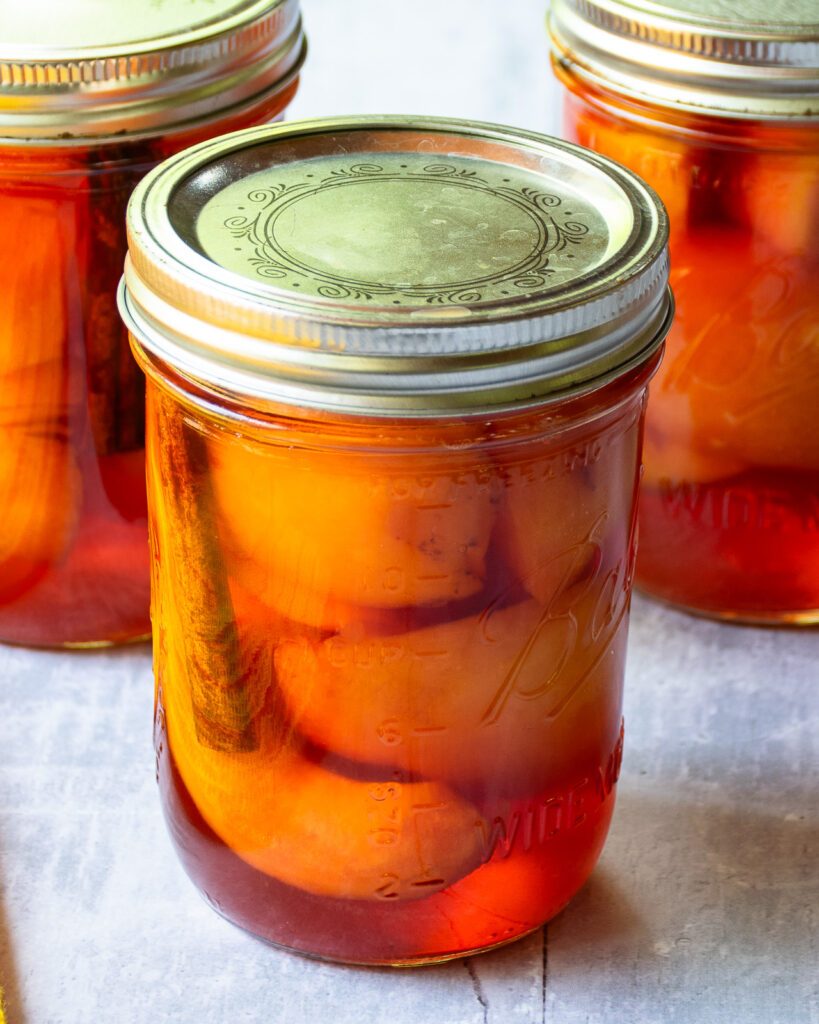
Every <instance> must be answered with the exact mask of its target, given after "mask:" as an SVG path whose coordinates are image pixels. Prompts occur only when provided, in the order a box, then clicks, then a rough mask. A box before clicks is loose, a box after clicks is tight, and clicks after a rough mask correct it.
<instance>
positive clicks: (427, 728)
mask: <svg viewBox="0 0 819 1024" xmlns="http://www.w3.org/2000/svg"><path fill="white" fill-rule="evenodd" d="M448 730H449V726H448V725H416V726H415V727H414V728H413V729H412V730H411V732H412V734H413V736H425V735H426V734H427V733H435V732H448Z"/></svg>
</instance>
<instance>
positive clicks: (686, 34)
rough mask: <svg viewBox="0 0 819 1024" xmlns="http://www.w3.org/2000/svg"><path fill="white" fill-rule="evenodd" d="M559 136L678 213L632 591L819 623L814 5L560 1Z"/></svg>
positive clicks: (818, 84)
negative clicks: (631, 176)
mask: <svg viewBox="0 0 819 1024" xmlns="http://www.w3.org/2000/svg"><path fill="white" fill-rule="evenodd" d="M550 26H551V34H552V43H553V48H554V61H553V63H554V67H555V70H556V72H557V75H558V77H559V78H560V80H561V81H562V82H563V84H564V85H565V87H566V94H565V108H564V111H565V113H564V134H565V135H566V137H567V138H569V139H571V140H573V141H575V142H579V143H581V144H582V145H585V146H589V147H591V148H592V149H595V150H597V151H598V152H600V153H603V154H605V155H606V156H609V157H612V158H614V159H616V160H619V161H621V162H622V163H623V164H625V165H626V166H628V167H630V168H631V169H632V170H634V171H636V172H637V173H638V174H640V175H641V176H642V177H643V178H645V180H646V181H647V182H649V184H651V185H652V186H653V187H654V188H655V189H656V190H657V191H658V192H659V194H660V197H661V198H662V199H663V200H664V202H665V204H666V207H667V208H668V214H669V219H670V222H671V241H670V248H671V283H672V286H673V288H674V293H675V297H676V302H677V317H676V319H675V323H674V327H673V328H672V330H671V333H670V335H669V340H668V347H667V352H666V357H665V360H664V363H663V367H662V369H661V371H660V373H659V374H658V375H657V377H656V379H655V381H654V382H653V384H652V387H651V401H650V403H649V409H648V417H647V421H646V441H645V476H644V479H643V488H642V492H641V499H640V557H639V559H638V565H637V582H638V585H639V586H641V587H643V588H644V589H645V590H647V591H648V592H649V593H651V594H653V595H655V596H656V597H659V598H662V599H663V600H666V601H670V602H672V603H674V604H678V605H681V606H683V607H686V608H688V609H689V610H692V611H696V612H701V613H705V614H708V615H715V616H722V617H727V618H738V619H742V620H745V621H752V622H753V621H756V622H772V623H776V622H786V623H799V622H805V623H810V622H815V621H817V620H819V431H817V429H816V407H817V404H819V288H817V281H819V8H817V6H816V3H815V0H790V2H788V3H779V4H772V3H764V4H763V3H761V2H753V3H752V2H748V0H723V2H720V3H712V2H709V0H664V2H663V3H660V4H657V3H648V2H643V0H631V2H622V0H614V2H610V0H554V2H553V5H552V13H551V21H550Z"/></svg>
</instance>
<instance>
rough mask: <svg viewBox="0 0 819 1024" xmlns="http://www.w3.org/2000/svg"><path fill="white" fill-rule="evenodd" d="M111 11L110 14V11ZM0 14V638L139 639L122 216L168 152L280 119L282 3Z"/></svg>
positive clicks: (292, 27) (290, 48) (298, 55)
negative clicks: (121, 300)
mask: <svg viewBox="0 0 819 1024" xmlns="http://www.w3.org/2000/svg"><path fill="white" fill-rule="evenodd" d="M114 6H116V5H114ZM100 10H101V8H100V5H96V4H89V3H81V2H78V0H72V2H68V3H60V4H58V5H54V4H52V3H50V2H47V0H34V2H28V3H25V4H17V5H6V6H5V9H4V10H3V11H2V12H0V252H2V254H3V255H2V258H0V507H2V510H3V513H2V515H3V521H2V530H0V640H3V641H6V642H11V643H20V644H30V645H38V646H93V645H99V644H107V643H115V642H122V641H127V640H133V639H136V638H139V637H145V636H147V635H148V634H149V633H150V622H149V618H148V607H149V575H150V574H149V556H148V543H147V508H146V501H145V457H144V427H145V413H144V408H145V386H144V377H143V375H142V374H141V373H140V371H139V369H138V367H137V365H136V363H135V362H134V360H133V357H132V356H131V353H130V350H129V346H128V338H127V332H126V331H125V329H124V326H123V324H122V321H121V319H120V317H119V316H118V313H117V307H116V291H117V284H118V281H119V278H120V276H121V273H122V264H123V261H124V259H125V253H126V250H127V240H126V231H125V210H126V206H127V202H128V199H129V197H130V194H131V192H132V190H133V188H134V186H135V185H136V183H137V182H138V181H139V179H140V178H141V177H142V176H143V175H144V174H145V173H146V172H147V171H148V170H150V169H151V168H153V167H154V166H156V164H157V163H159V162H160V161H161V160H163V159H165V158H166V157H168V156H170V155H171V154H172V153H175V152H178V151H179V150H181V149H184V148H185V147H187V146H189V145H191V144H193V143H195V142H200V141H202V140H203V139H207V138H211V137H213V136H214V135H217V134H220V133H222V132H226V131H230V130H233V129H239V128H246V127H249V126H252V125H258V124H260V123H264V122H267V121H270V120H273V119H274V118H277V117H279V116H280V115H281V114H282V112H283V110H284V109H285V107H286V105H287V103H288V102H289V100H290V98H291V96H292V95H293V93H294V91H295V89H296V83H297V75H298V70H299V67H300V65H301V62H302V59H303V51H304V38H303V34H302V30H301V22H300V18H299V9H298V4H297V3H296V2H295V0H263V2H258V0H256V2H253V0H247V2H244V3H239V4H237V3H235V2H227V0H217V2H216V3H215V4H214V3H212V2H205V0H193V2H189V3H185V4H166V5H160V4H153V5H150V6H148V7H145V6H144V5H136V6H134V5H132V8H131V12H130V14H129V11H128V9H127V8H120V7H116V10H115V11H113V8H112V13H109V14H106V13H104V12H103V14H102V15H101V13H100Z"/></svg>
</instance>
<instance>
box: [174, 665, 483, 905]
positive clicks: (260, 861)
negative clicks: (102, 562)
mask: <svg viewBox="0 0 819 1024" xmlns="http://www.w3.org/2000/svg"><path fill="white" fill-rule="evenodd" d="M172 663H173V658H171V664H172ZM183 679H184V676H183V675H176V674H175V673H174V671H173V669H171V674H170V677H169V676H168V674H167V673H166V675H165V677H164V679H163V684H162V701H163V705H164V708H165V713H166V717H167V725H168V735H169V741H170V745H171V751H172V754H173V757H174V760H175V762H176V764H177V767H178V768H179V771H180V774H181V776H182V778H183V780H184V783H185V786H186V788H187V789H188V791H189V793H190V794H191V797H192V799H193V800H194V802H195V803H196V805H197V807H198V808H199V811H200V812H201V814H202V816H203V817H204V819H205V820H206V821H207V823H208V824H209V825H210V827H211V828H212V829H213V830H214V832H216V833H217V835H219V836H220V837H221V838H222V839H223V840H224V842H225V843H226V844H227V845H228V846H230V847H231V849H233V850H234V851H235V852H236V853H237V854H238V855H239V856H240V857H241V858H242V859H243V860H245V861H246V862H247V863H249V864H252V865H253V866H254V867H256V868H258V869H259V870H260V871H264V872H265V873H267V874H269V875H272V876H273V877H275V878H278V879H280V880H281V881H283V882H286V883H287V884H289V885H293V886H296V887H298V888H300V889H304V890H306V891H308V892H312V893H317V894H320V895H326V896H335V897H343V898H350V899H373V900H376V899H384V898H396V899H397V898H401V899H416V898H422V897H424V896H427V895H429V894H430V893H431V892H435V891H437V890H438V889H443V888H446V886H447V885H449V884H451V883H452V882H454V881H455V880H456V879H458V878H461V877H462V876H463V875H465V874H467V873H468V872H469V871H471V870H472V869H473V868H474V867H475V866H476V865H477V864H478V863H479V861H480V847H481V843H480V836H481V819H480V816H479V815H478V813H477V812H476V811H475V809H474V808H473V807H471V806H470V805H469V804H468V803H467V802H466V801H464V800H463V799H462V798H460V797H458V796H456V795H455V794H454V793H452V792H451V791H449V790H448V789H447V788H446V787H445V786H443V785H442V784H440V783H435V782H410V783H405V782H401V781H398V780H396V779H395V778H393V777H387V778H386V779H383V780H375V781H370V782H362V781H357V780H354V779H350V778H346V777H344V776H342V775H338V774H335V773H334V772H331V771H328V770H326V769H324V768H322V767H320V766H318V765H316V764H314V763H312V762H310V761H308V760H307V759H305V758H304V757H302V756H301V755H300V754H299V752H298V750H297V749H296V748H295V747H294V744H293V740H292V735H291V737H290V740H289V741H288V742H287V743H284V744H283V743H282V742H281V728H280V725H279V724H278V723H277V722H276V721H275V715H273V714H269V713H267V714H263V715H262V716H261V718H260V719H259V720H257V721H258V726H259V731H260V736H261V740H260V746H259V749H258V750H257V751H254V752H252V753H245V752H238V753H233V752H225V751H217V750H212V749H209V748H208V747H205V746H203V745H202V744H201V743H200V742H199V741H198V740H197V737H196V731H195V729H194V727H193V723H192V720H191V716H190V712H189V710H188V706H186V705H187V701H186V699H185V696H184V694H185V690H186V687H185V685H184V683H183ZM189 699H190V693H189V691H188V700H189Z"/></svg>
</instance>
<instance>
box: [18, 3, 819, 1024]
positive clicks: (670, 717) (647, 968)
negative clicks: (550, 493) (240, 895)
mask: <svg viewBox="0 0 819 1024" xmlns="http://www.w3.org/2000/svg"><path fill="white" fill-rule="evenodd" d="M303 2H304V7H305V13H306V18H307V29H308V32H309V33H310V38H311V45H312V50H311V56H310V60H309V63H308V66H307V68H306V71H305V77H304V86H303V88H302V91H301V94H300V96H299V98H298V100H297V103H296V104H295V106H294V109H293V113H294V114H297V115H299V116H309V115H320V114H327V113H341V112H345V111H346V112H365V111H370V112H376V111H377V112H384V111H387V112H407V111H416V112H421V113H441V114H454V115H460V116H469V117H477V118H484V119H488V120H499V121H506V122H510V123H515V124H520V125H524V126H527V127H548V126H552V127H553V126H555V125H556V124H557V119H556V114H555V101H554V96H555V92H554V91H553V90H550V88H549V78H548V68H547V56H546V45H545V39H544V35H543V11H542V4H541V3H540V0H507V2H506V3H499V2H498V0H437V2H432V0H414V2H413V3H400V2H398V0H392V2H388V0H344V2H343V3H342V2H341V0H303ZM818 664H819V632H817V631H803V632H798V631H781V632H779V631H773V630H752V629H743V628H739V627H731V626H722V625H718V624H715V623H708V622H703V621H698V620H695V619H691V618H688V617H686V616H683V615H678V614H676V613H674V612H670V611H667V610H665V609H662V608H660V607H659V606H657V605H654V604H651V603H649V602H648V601H643V600H638V601H637V602H636V606H635V611H634V616H633V620H632V636H631V647H630V656H629V667H628V678H627V702H626V728H627V744H626V756H625V761H624V771H623V778H622V781H621V785H620V794H619V798H618V809H617V812H616V815H615V822H614V826H613V830H612V833H611V836H610V839H609V842H608V845H607V847H606V850H605V852H604V854H603V858H602V860H601V863H600V866H599V868H598V870H597V871H596V872H595V874H594V876H593V878H592V880H591V882H590V883H589V885H588V886H587V887H586V889H585V890H584V891H583V892H582V893H581V894H580V896H579V897H578V898H577V899H576V900H575V901H574V903H573V904H572V905H571V906H570V907H569V908H568V909H567V910H566V911H565V912H564V913H563V914H562V915H561V916H560V917H559V918H558V919H557V920H555V921H554V922H553V923H552V924H551V925H550V926H549V928H548V933H547V935H545V936H544V935H543V934H542V933H538V934H536V935H533V936H531V937H530V938H528V939H526V940H524V941H522V942H520V943H518V944H516V945H514V946H510V947H508V948H507V949H504V950H501V951H499V952H497V953H494V954H490V955H488V956H485V957H479V958H474V959H472V960H471V961H465V962H461V963H454V964H449V965H445V966H443V967H437V968H427V969H422V970H415V971H401V972H396V971H389V970H363V969H351V968H345V967H335V966H332V965H327V964H320V963H315V962H311V961H307V960H303V959H301V958H298V957H295V956H291V955H288V954H285V953H279V952H277V951H275V950H272V949H270V948H268V947H267V946H264V945H263V944H261V943H259V942H257V941H255V940H254V939H252V938H250V937H248V936H246V935H244V934H243V933H242V932H240V931H238V930H237V929H235V928H233V927H231V926H230V925H228V924H226V923H225V922H224V921H222V920H221V919H220V918H218V917H217V916H216V915H215V914H214V913H213V912H212V911H210V910H209V909H208V908H207V907H206V906H205V904H204V903H203V902H202V901H201V900H200V899H199V897H198V896H197V895H196V892H195V891H194V889H193V887H192V885H191V884H190V883H189V882H188V881H187V880H186V878H185V876H184V874H183V872H182V870H181V868H180V867H179V865H178V864H177V862H176V859H175V857H174V854H173V852H172V850H171V847H170V843H169V840H168V838H167V836H166V834H165V829H164V825H163V823H162V820H161V816H160V811H159V802H158V798H157V794H156V791H155V785H154V778H153V752H152V749H151V724H150V717H151V703H152V686H151V680H150V656H149V652H148V651H147V650H146V649H144V648H140V649H131V650H125V651H115V652H110V653H100V654H70V655H69V654H65V655H63V654H57V653H42V652H27V651H24V650H20V649H14V648H2V647H0V678H1V679H2V680H3V684H2V689H0V984H4V985H5V986H6V989H7V998H8V1002H9V1006H8V1011H9V1013H8V1015H9V1024H160V1022H166V1021H168V1022H173V1024H211V1022H213V1024H240V1022H246V1021H247V1022H257V1021H259V1022H265V1024H268V1022H269V1024H325V1022H332V1024H405V1022H406V1024H410V1022H418V1024H421V1022H423V1024H518V1022H520V1024H545V1022H555V1024H677V1022H679V1024H687V1022H691V1024H694V1022H696V1024H723V1022H725V1024H755V1022H757V1021H758V1022H760V1024H817V1022H819V995H817V990H816V963H817V959H818V958H817V953H818V952H819V951H818V950H817V946H816V938H815V936H816V931H817V920H816V918H817V916H819V910H817V884H816V874H817V869H816V865H817V846H818V845H819V844H817V832H818V831H819V823H818V822H817V791H819V766H818V765H817V755H816V750H815V747H814V743H815V738H816V735H817V725H819V701H818V700H817V689H818V687H817V683H819V669H818V668H817V665H818Z"/></svg>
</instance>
